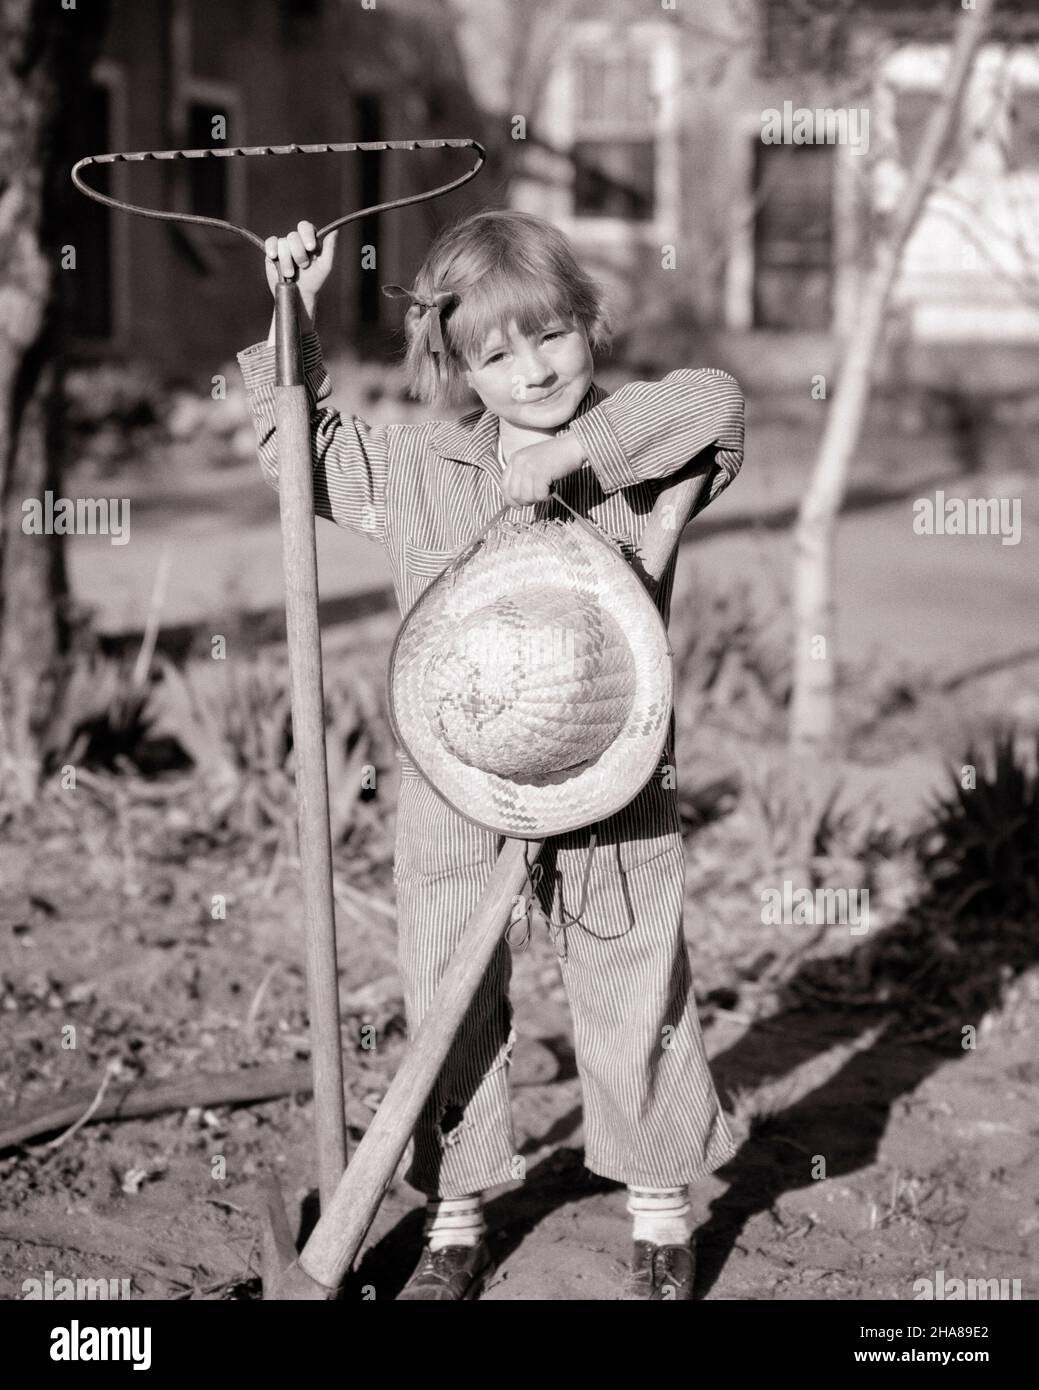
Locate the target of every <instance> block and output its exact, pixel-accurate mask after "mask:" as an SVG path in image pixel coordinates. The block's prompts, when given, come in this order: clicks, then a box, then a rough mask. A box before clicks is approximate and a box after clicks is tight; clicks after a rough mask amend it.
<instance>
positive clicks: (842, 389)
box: [789, 0, 995, 756]
mask: <svg viewBox="0 0 1039 1390" xmlns="http://www.w3.org/2000/svg"><path fill="white" fill-rule="evenodd" d="M994 7H995V0H977V3H976V7H975V8H973V9H965V10H964V12H963V18H962V19H961V20H960V21H959V28H958V32H957V35H956V41H955V44H954V46H953V50H952V54H951V58H950V63H949V73H948V78H947V80H946V83H945V87H944V91H943V94H942V97H941V99H940V101H939V102H938V103H937V105H936V106H935V108H934V110H933V111H932V112H931V115H930V119H929V120H928V123H927V125H926V127H925V129H924V134H923V138H922V140H921V142H920V150H919V154H918V156H917V159H916V163H915V165H914V166H913V170H912V173H911V175H910V178H909V184H908V187H907V189H906V193H905V197H904V199H903V201H902V203H901V205H900V207H899V209H898V211H897V212H896V214H895V216H894V219H893V221H892V225H891V229H890V232H889V234H888V235H887V236H886V237H885V239H884V240H883V242H882V243H881V245H880V246H879V248H878V250H877V254H876V259H875V262H874V267H873V270H872V272H871V274H870V276H869V278H868V280H867V282H866V285H865V287H864V289H863V294H862V302H861V306H860V309H859V313H858V321H857V328H856V331H855V334H854V336H853V337H852V339H851V341H850V342H849V344H848V347H847V349H846V351H845V353H844V356H843V359H842V361H841V365H840V370H839V374H838V377H837V384H836V388H835V391H834V395H833V401H832V404H831V405H830V409H829V412H828V414H827V417H826V427H825V430H824V432H823V437H822V441H821V443H820V445H819V452H818V455H817V457H816V460H815V467H814V469H813V471H812V476H811V480H810V481H809V484H808V488H807V491H806V492H805V495H804V498H803V500H802V502H801V508H800V512H799V515H798V520H797V526H796V529H795V533H794V682H793V699H792V706H791V712H790V727H789V748H790V752H791V753H792V754H794V755H797V754H802V755H803V754H806V753H807V754H811V755H816V756H818V755H820V754H823V753H825V752H827V751H829V750H831V749H832V746H833V740H834V733H835V723H836V719H835V691H836V668H837V662H836V642H835V631H834V614H835V601H834V574H833V571H834V548H835V532H836V525H837V516H838V514H839V512H840V509H841V505H842V503H843V500H844V492H845V487H846V484H847V478H848V466H849V463H850V461H851V458H852V455H853V454H854V452H855V448H856V446H857V444H858V440H859V435H860V433H861V430H862V421H863V416H864V414H865V410H866V405H867V403H868V401H869V391H870V386H871V383H872V377H873V367H874V360H875V358H876V354H877V351H878V349H879V347H880V343H881V337H882V334H883V330H884V320H885V316H886V312H887V307H888V303H889V300H890V297H891V290H892V287H893V285H894V282H895V277H896V275H897V273H898V269H899V264H900V262H901V258H902V252H903V250H904V249H905V245H906V242H907V241H908V239H909V236H910V234H911V232H912V230H913V227H914V226H915V224H916V221H917V218H918V217H919V215H920V212H921V210H922V208H923V205H924V202H925V199H926V198H927V195H928V193H929V192H930V190H931V187H932V184H933V182H934V177H935V173H936V172H937V168H938V160H939V155H940V152H941V149H942V145H943V143H944V141H945V139H946V138H947V135H948V133H949V131H950V130H951V129H952V127H953V125H954V123H955V121H956V119H957V116H958V114H959V110H960V107H961V105H962V103H963V96H964V92H965V90H966V86H967V82H968V80H969V78H970V74H971V70H972V68H973V66H974V59H975V56H976V54H977V51H978V48H979V46H980V44H981V42H982V40H983V38H984V36H985V33H986V31H987V29H988V25H989V22H990V20H991V16H992V11H993V9H994Z"/></svg>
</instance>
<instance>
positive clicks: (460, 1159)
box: [394, 776, 517, 1197]
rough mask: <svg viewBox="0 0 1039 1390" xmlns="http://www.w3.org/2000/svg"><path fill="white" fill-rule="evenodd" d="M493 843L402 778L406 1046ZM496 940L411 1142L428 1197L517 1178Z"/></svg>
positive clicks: (399, 871) (419, 1184) (415, 1174)
mask: <svg viewBox="0 0 1039 1390" xmlns="http://www.w3.org/2000/svg"><path fill="white" fill-rule="evenodd" d="M500 845H501V840H500V839H499V838H498V837H496V836H495V835H493V834H491V833H490V832H488V831H484V830H481V829H479V827H478V826H475V825H472V824H471V823H470V822H469V821H467V820H465V819H464V818H463V817H462V816H459V815H457V814H456V813H455V812H454V811H452V810H451V808H450V807H449V806H447V805H445V803H444V802H443V801H441V800H440V798H439V797H438V796H437V795H436V794H435V793H434V792H433V791H432V790H431V789H430V788H429V787H428V786H427V784H426V782H425V781H424V780H423V779H422V778H420V777H411V776H406V777H402V778H401V785H400V799H399V802H398V809H397V842H396V853H395V857H394V881H395V883H396V888H397V923H398V959H399V965H400V974H401V982H402V986H403V991H404V1007H405V1016H406V1019H407V1024H408V1033H409V1036H411V1037H414V1035H415V1031H416V1029H417V1028H418V1026H419V1024H420V1023H421V1021H422V1018H423V1017H424V1015H425V1012H426V1010H427V1009H428V1007H429V1005H430V1002H431V1001H432V999H433V996H434V994H435V992H436V987H437V984H438V983H439V981H440V978H441V976H442V975H443V974H444V971H445V970H446V969H447V966H448V965H449V963H450V960H451V956H452V954H453V952H454V948H455V946H456V944H457V942H458V940H459V938H460V936H461V935H462V932H463V930H464V929H465V926H466V923H467V922H468V920H469V917H470V915H471V914H472V911H473V909H474V907H475V906H476V902H477V899H478V898H479V896H480V893H481V892H482V890H483V888H484V886H485V884H486V882H487V878H488V876H489V874H490V871H491V869H492V868H493V866H494V863H495V861H496V859H497V857H498V849H499V846H500ZM511 966H512V961H511V955H510V952H509V948H508V945H507V944H506V943H505V941H504V939H503V940H502V941H501V943H500V944H499V946H498V948H497V950H496V952H495V954H494V956H493V958H492V960H491V964H490V966H489V967H488V969H487V973H486V974H485V976H484V978H483V981H482V982H481V984H480V987H479V989H478V991H477V993H476V996H475V997H474V999H473V1002H472V1004H471V1006H470V1008H469V1011H468V1013H467V1014H466V1017H465V1019H464V1020H463V1023H462V1026H461V1028H460V1029H459V1032H458V1034H457V1036H456V1037H455V1040H454V1043H453V1044H452V1047H451V1050H450V1052H449V1054H448V1056H447V1059H446V1061H445V1062H444V1065H443V1067H442V1069H441V1071H440V1075H439V1076H438V1078H437V1082H436V1085H435V1087H434V1089H433V1092H432V1093H431V1095H430V1097H429V1100H428V1101H427V1102H426V1105H425V1106H424V1107H423V1110H422V1113H421V1115H420V1117H419V1120H418V1124H417V1125H416V1127H415V1132H414V1156H413V1159H412V1163H411V1166H410V1168H409V1170H408V1173H407V1181H408V1182H409V1183H410V1184H411V1185H412V1186H413V1187H415V1188H417V1189H418V1190H419V1191H420V1192H424V1193H425V1194H426V1195H427V1196H437V1197H460V1196H462V1195H464V1194H465V1193H468V1192H479V1191H483V1190H484V1189H485V1188H488V1187H495V1186H498V1185H499V1184H501V1183H505V1182H511V1181H513V1180H514V1179H515V1177H516V1175H517V1174H516V1169H515V1166H514V1158H515V1153H516V1148H515V1140H514V1137H513V1128H512V1114H511V1108H510V1104H509V1085H508V1063H509V1060H510V1056H511V1051H512V1045H513V1042H514V1040H515V1033H514V1031H513V1028H512V1007H511V1005H510V1003H509V997H508V987H509V977H510V974H511Z"/></svg>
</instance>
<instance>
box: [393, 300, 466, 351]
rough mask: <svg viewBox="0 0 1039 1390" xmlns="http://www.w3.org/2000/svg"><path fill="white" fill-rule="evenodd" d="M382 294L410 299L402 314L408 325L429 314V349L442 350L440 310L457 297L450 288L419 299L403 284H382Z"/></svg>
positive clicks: (449, 305) (442, 335)
mask: <svg viewBox="0 0 1039 1390" xmlns="http://www.w3.org/2000/svg"><path fill="white" fill-rule="evenodd" d="M382 292H383V294H384V295H385V296H386V297H387V299H407V300H410V301H411V307H410V309H409V310H408V312H407V313H406V314H405V316H404V322H405V323H406V324H408V325H409V326H412V325H414V324H417V323H418V321H419V319H420V318H422V317H424V315H426V314H431V315H432V318H431V320H430V324H429V350H430V352H443V351H444V333H443V327H442V325H441V321H440V315H441V312H442V311H443V310H444V309H448V308H450V307H451V305H452V304H453V303H454V302H455V300H456V299H457V298H458V296H457V295H456V294H454V293H453V291H451V290H438V291H437V293H436V294H434V295H433V297H432V299H421V298H420V297H419V296H418V295H417V294H414V293H413V292H412V291H411V290H408V289H405V288H404V286H403V285H383V287H382Z"/></svg>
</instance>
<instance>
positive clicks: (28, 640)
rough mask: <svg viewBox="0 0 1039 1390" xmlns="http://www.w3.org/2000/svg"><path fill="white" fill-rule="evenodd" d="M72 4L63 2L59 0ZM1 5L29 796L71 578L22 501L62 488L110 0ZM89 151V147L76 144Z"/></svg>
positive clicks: (10, 583) (2, 188) (17, 577)
mask: <svg viewBox="0 0 1039 1390" xmlns="http://www.w3.org/2000/svg"><path fill="white" fill-rule="evenodd" d="M65 3H66V4H69V3H70V0H65ZM71 3H72V6H73V7H72V8H64V7H63V4H62V0H0V788H3V787H4V786H5V785H7V786H8V787H13V788H14V789H15V790H16V793H17V791H18V790H20V791H21V792H22V794H25V793H26V792H27V791H31V788H32V787H33V785H34V784H35V782H36V778H37V776H38V763H39V759H38V757H37V754H36V748H37V745H38V738H39V735H40V732H41V731H42V729H44V728H45V727H46V725H47V723H48V721H49V719H50V716H51V713H52V710H53V707H54V701H55V698H56V697H57V695H58V689H57V686H58V683H59V682H58V677H57V666H58V658H59V657H60V655H61V653H62V652H63V651H64V649H65V647H66V645H67V640H68V630H67V620H66V613H67V598H68V586H67V582H66V575H65V563H64V552H63V548H62V538H61V537H60V536H47V535H31V534H30V535H26V534H25V533H24V532H23V530H22V520H23V516H24V512H23V506H22V504H23V502H25V501H26V500H27V499H29V498H34V497H35V498H42V497H43V494H44V493H45V492H46V491H47V490H48V489H51V490H52V491H53V492H54V493H55V494H56V495H60V493H61V472H62V469H61V381H60V353H59V349H58V340H57V331H58V323H57V314H56V304H55V297H56V285H57V276H58V275H59V274H61V273H76V272H62V271H61V270H60V269H59V256H60V247H61V246H62V245H63V244H72V245H74V244H75V234H74V226H67V225H66V226H63V225H61V224H62V221H63V220H65V221H67V219H63V218H62V217H61V215H60V211H59V210H60V209H61V208H62V207H67V206H68V200H67V198H66V196H65V190H64V188H63V186H62V184H63V180H64V178H66V177H67V158H66V154H67V151H66V149H65V148H64V147H65V144H66V137H65V132H66V131H67V130H68V129H69V125H70V122H69V115H70V113H72V112H74V111H75V110H76V109H77V108H78V107H79V105H80V100H81V97H82V94H83V93H84V91H85V89H86V85H87V82H88V78H89V72H90V67H91V65H92V63H93V60H94V56H95V54H96V51H97V47H98V45H99V43H100V39H101V35H102V33H103V29H104V23H105V18H106V11H107V5H106V3H105V0H71ZM84 153H88V151H84Z"/></svg>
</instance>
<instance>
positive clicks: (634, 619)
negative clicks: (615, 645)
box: [389, 518, 672, 840]
mask: <svg viewBox="0 0 1039 1390" xmlns="http://www.w3.org/2000/svg"><path fill="white" fill-rule="evenodd" d="M553 582H558V583H559V585H560V586H561V587H563V588H571V589H573V590H574V591H575V592H578V591H580V592H583V593H584V594H586V595H588V596H589V597H590V598H591V599H592V600H594V601H595V602H597V603H599V604H600V605H601V606H602V607H603V608H604V609H605V610H606V611H607V612H609V613H610V614H611V615H612V617H613V618H614V619H615V621H616V622H617V624H618V625H619V627H620V629H621V631H622V632H623V633H624V636H625V637H626V639H627V641H628V643H629V645H630V648H631V652H632V656H633V658H634V667H635V693H634V697H633V700H632V704H631V709H630V710H629V712H628V716H627V718H626V720H625V721H624V725H623V727H622V728H621V730H620V732H619V733H618V734H617V736H616V738H615V739H614V740H613V742H612V743H611V744H610V745H609V747H608V748H606V750H605V751H604V752H602V753H600V754H599V756H598V757H596V758H593V759H591V760H589V761H587V762H585V763H582V764H580V765H579V766H577V767H573V768H568V769H566V770H564V771H561V772H557V773H554V774H552V775H551V776H546V777H543V778H539V779H538V780H537V781H536V782H528V781H524V782H518V781H514V780H511V779H509V778H506V777H499V776H497V775H495V774H494V773H492V772H485V771H483V770H481V769H480V768H475V767H470V766H469V765H467V764H466V763H463V762H462V761H461V760H460V759H459V758H457V757H456V756H455V755H454V754H453V753H452V752H451V750H450V749H449V748H448V747H447V746H446V745H445V744H444V743H443V742H442V741H441V740H440V739H439V738H438V737H437V735H436V734H435V733H434V731H433V729H432V728H431V726H430V723H429V719H428V717H427V713H426V710H425V707H424V704H423V699H422V686H423V677H424V674H425V670H426V664H427V662H428V661H429V658H430V656H431V655H432V654H433V653H435V652H438V651H440V650H442V649H443V647H444V646H446V644H447V643H448V642H449V641H450V640H451V638H452V636H453V635H454V633H455V632H456V631H457V628H458V625H459V624H460V623H461V622H462V621H464V619H465V618H467V617H468V616H469V615H470V614H471V613H473V612H474V611H476V610H477V609H479V608H482V607H484V606H485V605H486V604H489V603H493V602H494V601H495V600H496V599H498V598H500V597H501V596H503V595H508V596H509V597H510V598H511V599H513V600H516V601H519V602H522V593H523V590H524V588H528V587H529V588H535V587H537V588H543V587H544V585H545V584H546V583H547V584H551V583H553ZM671 702H672V657H671V648H670V644H669V642H668V637H667V630H666V628H665V626H664V622H663V619H662V618H661V615H660V612H659V610H658V609H657V606H656V604H655V603H654V602H653V600H652V598H651V597H650V595H649V594H648V592H647V591H646V589H645V587H644V585H643V583H642V581H641V580H640V579H639V577H638V575H636V573H635V571H634V570H633V569H632V568H631V566H630V565H629V564H628V563H627V561H626V560H625V559H624V557H623V555H622V554H621V552H620V550H619V548H618V547H617V546H616V545H615V544H614V543H612V542H610V541H609V540H607V539H606V538H605V537H604V536H602V535H601V534H600V533H599V532H598V531H596V530H595V529H594V528H593V527H592V526H591V525H590V524H589V523H587V522H585V521H583V520H582V519H580V518H577V519H575V520H574V521H567V522H564V521H558V520H551V521H541V522H516V521H506V520H498V521H497V522H496V523H495V524H494V526H493V527H492V528H491V529H489V530H488V531H487V532H486V533H485V534H482V535H481V536H479V537H478V538H477V540H476V541H474V542H473V543H472V544H471V545H470V546H468V547H466V548H465V549H464V550H463V551H461V552H460V553H459V554H458V555H457V556H456V557H455V559H454V560H453V561H452V562H451V564H449V565H448V566H447V568H446V569H445V570H444V571H443V573H442V574H441V575H440V576H439V577H438V578H437V579H435V580H434V581H433V583H432V584H431V585H430V586H429V587H428V588H427V589H426V590H425V591H424V592H423V593H422V595H421V596H420V597H419V598H418V599H417V601H416V602H415V603H414V605H413V606H412V607H411V609H410V610H409V611H408V613H407V614H406V615H405V617H404V619H403V622H402V623H401V626H400V629H399V631H398V633H397V637H396V640H395V642H394V644H393V650H392V652H391V654H390V666H389V710H390V721H391V723H392V726H393V731H394V734H395V735H396V738H397V741H398V742H399V744H400V746H401V748H402V749H403V751H404V753H405V754H406V755H407V756H408V757H409V758H410V759H411V761H412V762H413V763H414V765H415V767H416V768H417V769H418V771H419V772H420V773H421V774H422V775H423V776H424V777H425V778H426V780H427V781H428V782H429V783H430V785H431V786H432V787H433V789H434V791H436V792H437V793H438V794H439V796H440V797H441V798H442V799H443V800H444V801H446V802H447V803H448V805H449V806H451V807H452V808H453V809H454V810H455V811H457V812H458V813H459V814H460V815H462V816H465V818H466V819H467V820H470V821H472V822H473V823H474V824H476V825H479V826H481V827H482V828H483V829H486V830H491V831H493V832H494V833H495V834H498V835H506V836H509V837H510V838H515V839H528V840H533V839H538V840H540V839H545V838H547V837H548V836H550V835H561V834H564V833H566V832H567V831H571V830H580V829H583V828H584V827H585V826H588V825H593V824H595V823H596V822H598V821H600V820H605V819H606V818H607V817H608V816H611V815H613V814H614V813H615V812H617V811H619V810H620V809H621V808H622V807H624V806H626V805H627V804H628V802H629V801H631V800H632V798H633V797H635V796H636V795H637V794H638V793H639V792H640V791H641V790H642V788H643V787H644V786H645V785H646V783H647V782H648V781H649V779H650V778H651V777H652V775H653V773H654V771H655V770H656V768H657V766H658V764H659V761H660V756H661V753H662V751H663V748H664V744H665V742H666V739H667V735H668V729H669V724H670V717H671Z"/></svg>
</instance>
